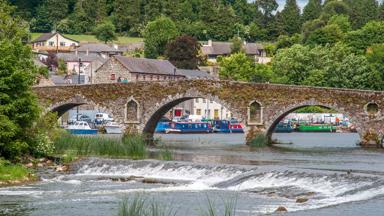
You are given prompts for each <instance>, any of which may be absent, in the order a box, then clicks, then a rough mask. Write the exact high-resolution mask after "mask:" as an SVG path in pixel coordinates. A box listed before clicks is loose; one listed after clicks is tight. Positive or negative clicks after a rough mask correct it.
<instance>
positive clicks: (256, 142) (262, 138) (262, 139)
mask: <svg viewBox="0 0 384 216" xmlns="http://www.w3.org/2000/svg"><path fill="white" fill-rule="evenodd" d="M249 145H250V146H251V147H256V148H260V147H265V146H267V145H269V141H268V137H267V136H266V135H264V134H257V135H256V136H255V138H253V139H252V140H251V142H250V143H249Z"/></svg>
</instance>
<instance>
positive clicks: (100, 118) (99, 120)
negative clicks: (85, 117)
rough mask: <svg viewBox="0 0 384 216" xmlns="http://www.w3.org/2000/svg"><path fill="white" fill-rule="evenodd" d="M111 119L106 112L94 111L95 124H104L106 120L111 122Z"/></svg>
mask: <svg viewBox="0 0 384 216" xmlns="http://www.w3.org/2000/svg"><path fill="white" fill-rule="evenodd" d="M112 121H113V118H112V116H111V115H109V114H107V113H96V115H95V123H96V124H105V123H107V122H112Z"/></svg>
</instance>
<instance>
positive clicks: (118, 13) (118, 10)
mask: <svg viewBox="0 0 384 216" xmlns="http://www.w3.org/2000/svg"><path fill="white" fill-rule="evenodd" d="M113 21H114V24H115V26H116V28H117V31H118V32H128V31H129V30H130V29H131V28H133V27H134V26H135V25H137V24H138V23H140V0H115V1H114V3H113Z"/></svg>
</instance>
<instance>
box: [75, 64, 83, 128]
mask: <svg viewBox="0 0 384 216" xmlns="http://www.w3.org/2000/svg"><path fill="white" fill-rule="evenodd" d="M81 65H82V63H81V58H79V72H78V73H77V84H78V85H80V68H81ZM76 108H77V109H76V120H77V121H79V106H77V107H76Z"/></svg>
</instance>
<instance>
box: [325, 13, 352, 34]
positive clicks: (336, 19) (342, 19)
mask: <svg viewBox="0 0 384 216" xmlns="http://www.w3.org/2000/svg"><path fill="white" fill-rule="evenodd" d="M333 24H335V25H337V26H339V28H340V30H341V31H343V32H344V33H347V32H349V31H351V30H352V26H351V23H350V22H349V17H348V16H347V15H335V16H332V17H331V18H330V19H329V20H328V25H333Z"/></svg>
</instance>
